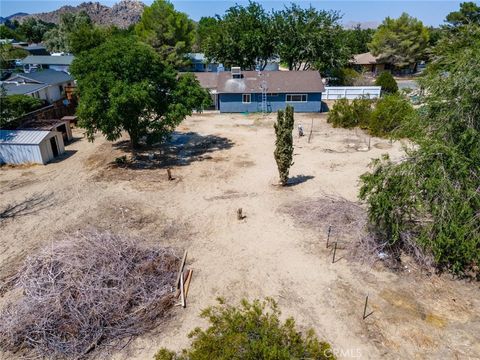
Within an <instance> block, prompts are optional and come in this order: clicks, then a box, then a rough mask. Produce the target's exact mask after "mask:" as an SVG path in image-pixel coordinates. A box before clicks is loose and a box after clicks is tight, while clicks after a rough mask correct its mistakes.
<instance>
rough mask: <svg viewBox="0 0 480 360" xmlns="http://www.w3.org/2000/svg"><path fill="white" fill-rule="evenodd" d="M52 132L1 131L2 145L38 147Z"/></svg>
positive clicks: (0, 143) (0, 142)
mask: <svg viewBox="0 0 480 360" xmlns="http://www.w3.org/2000/svg"><path fill="white" fill-rule="evenodd" d="M50 133H51V131H37V130H0V145H3V144H5V145H38V144H40V143H41V142H42V140H43V139H45V138H46V137H47V136H48V135H49V134H50Z"/></svg>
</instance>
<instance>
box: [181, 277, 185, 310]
mask: <svg viewBox="0 0 480 360" xmlns="http://www.w3.org/2000/svg"><path fill="white" fill-rule="evenodd" d="M180 297H181V304H182V307H185V306H186V304H185V293H184V289H183V271H182V273H181V276H180Z"/></svg>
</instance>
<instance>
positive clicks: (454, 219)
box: [360, 25, 480, 279]
mask: <svg viewBox="0 0 480 360" xmlns="http://www.w3.org/2000/svg"><path fill="white" fill-rule="evenodd" d="M462 28H464V29H462V32H463V30H465V31H468V32H474V31H475V30H474V28H472V26H471V25H466V26H462ZM476 31H478V29H477V30H476ZM469 36H470V38H469V40H470V41H469V42H464V41H463V40H459V39H457V40H455V42H454V44H455V46H454V47H451V48H450V49H449V50H448V49H447V48H445V47H444V45H443V44H440V43H439V45H437V46H440V49H435V52H437V51H438V52H439V53H441V54H442V56H441V57H438V58H435V59H436V60H434V63H433V64H432V66H431V67H429V71H428V72H427V75H426V76H425V77H424V78H423V79H422V86H423V87H424V88H425V90H426V94H427V96H426V97H425V98H424V104H425V105H424V106H423V107H422V108H421V111H420V112H419V115H420V117H421V118H420V125H421V126H422V127H421V131H417V132H416V135H415V137H414V140H415V141H416V146H415V147H414V148H412V149H409V150H407V157H406V159H405V160H404V161H402V162H400V163H396V162H392V161H390V160H389V159H387V158H384V159H381V160H377V161H376V162H375V163H374V164H373V166H374V169H373V171H372V172H370V173H367V174H365V175H363V176H362V187H361V191H360V197H361V198H362V199H365V200H366V201H367V203H368V207H369V209H368V212H369V218H370V222H371V224H372V226H373V227H374V228H375V231H376V233H377V236H378V238H379V241H380V242H383V243H384V242H385V241H386V240H388V242H389V244H390V248H397V249H398V248H401V249H405V250H406V251H409V252H410V253H412V254H413V255H414V256H415V254H419V253H420V254H426V255H427V256H429V257H431V258H432V260H433V262H434V264H436V265H437V266H438V267H439V268H440V269H448V270H450V271H452V272H453V273H455V274H459V275H470V276H474V277H475V276H476V277H477V279H480V270H479V268H480V226H479V221H478V214H479V213H480V195H479V192H478V184H479V183H480V175H479V166H478V164H480V107H479V106H478V104H480V46H479V45H480V41H478V40H476V41H475V40H474V39H475V38H476V36H474V35H473V34H470V35H469ZM437 62H439V63H437ZM412 249H414V250H412Z"/></svg>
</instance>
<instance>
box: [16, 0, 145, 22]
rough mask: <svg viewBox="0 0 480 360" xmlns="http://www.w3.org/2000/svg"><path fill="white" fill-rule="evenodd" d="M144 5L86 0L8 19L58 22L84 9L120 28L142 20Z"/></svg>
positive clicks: (132, 0) (127, 0)
mask: <svg viewBox="0 0 480 360" xmlns="http://www.w3.org/2000/svg"><path fill="white" fill-rule="evenodd" d="M144 7H145V4H143V3H142V2H140V1H137V0H121V1H120V2H118V3H117V4H115V5H113V6H112V7H108V6H106V5H102V4H100V3H99V2H84V3H81V4H80V5H78V6H70V5H65V6H62V7H61V8H59V9H57V10H54V11H50V12H44V13H38V14H24V13H18V14H14V15H10V16H8V17H7V18H6V19H10V20H15V19H16V20H18V21H19V22H22V21H24V20H25V19H28V18H32V17H33V18H36V19H39V20H43V21H45V22H50V23H55V24H58V22H59V21H60V16H61V15H62V14H65V13H78V12H80V11H83V10H84V11H86V12H87V14H88V15H89V16H90V18H91V19H92V21H93V22H94V23H95V24H97V25H116V26H118V27H120V28H126V27H128V26H130V25H132V24H135V23H136V22H138V20H140V17H141V16H142V12H143V8H144Z"/></svg>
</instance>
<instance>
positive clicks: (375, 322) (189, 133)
mask: <svg viewBox="0 0 480 360" xmlns="http://www.w3.org/2000/svg"><path fill="white" fill-rule="evenodd" d="M312 119H313V120H312ZM296 121H297V123H300V122H301V123H302V124H303V126H304V128H305V131H306V135H307V136H305V137H303V138H297V136H295V156H294V161H295V164H294V165H293V167H292V169H291V173H290V174H291V177H292V180H291V182H292V183H291V186H288V187H286V188H279V187H278V186H275V185H274V184H275V183H276V182H277V179H278V175H277V170H276V165H275V162H274V159H273V155H272V153H273V147H274V133H273V128H272V124H273V117H269V118H266V119H263V118H261V117H259V116H253V115H252V116H244V115H219V114H203V115H195V116H193V117H191V118H189V119H187V120H186V121H185V122H184V123H183V124H182V125H181V126H180V127H179V129H178V132H177V133H175V134H174V136H173V139H172V141H171V143H170V145H169V146H165V147H163V148H162V149H151V150H148V151H145V152H142V153H141V154H137V157H136V160H135V161H134V163H133V164H131V166H129V167H127V168H123V167H120V168H118V167H116V166H114V165H113V164H112V161H113V160H114V159H115V158H116V157H120V156H122V155H125V154H126V155H127V156H130V153H128V150H127V145H128V144H127V143H126V141H119V142H117V143H115V144H113V145H112V144H110V143H108V142H106V141H105V140H104V139H103V138H102V137H100V136H99V137H98V138H97V140H96V141H95V142H94V143H93V144H92V143H89V142H87V141H86V140H85V139H82V138H81V135H82V133H81V131H79V130H76V131H75V132H74V134H75V135H76V136H77V137H78V140H77V141H75V142H73V143H72V144H71V145H69V146H67V150H68V152H67V154H66V156H64V157H63V158H62V159H60V160H58V161H56V162H55V163H51V164H49V165H47V166H30V167H17V168H11V167H3V168H0V210H1V209H4V208H5V207H7V206H8V205H11V204H21V203H24V202H25V201H27V202H26V203H24V205H25V206H23V207H22V206H20V207H17V208H16V209H15V210H14V211H13V214H12V216H11V217H8V218H5V219H2V218H0V227H1V232H0V248H1V250H2V251H1V252H0V275H1V276H4V275H6V274H8V273H11V272H12V271H14V270H15V269H16V268H17V266H18V265H19V264H20V263H21V261H22V259H24V258H25V256H27V255H28V254H32V253H34V252H35V251H36V250H37V249H38V248H40V247H42V246H45V245H47V244H49V243H51V242H52V241H54V240H55V239H58V238H60V237H61V236H62V233H64V232H71V231H75V230H77V229H84V228H86V227H92V226H93V227H97V228H100V229H109V230H111V231H114V232H126V233H129V234H132V235H136V236H140V237H143V238H145V239H146V241H147V242H152V243H162V244H167V245H172V246H175V247H178V248H180V249H183V248H187V249H188V251H189V261H188V264H189V266H190V267H191V268H193V269H194V274H193V281H192V286H191V288H190V293H189V299H188V306H187V308H186V309H180V308H178V307H177V308H175V309H174V311H173V313H172V317H171V318H170V319H168V321H166V322H165V325H163V326H161V328H160V329H159V331H158V332H157V333H155V334H149V335H146V336H144V337H142V338H139V339H136V340H135V341H133V342H132V343H131V344H130V345H129V347H128V348H127V349H125V350H124V351H123V352H122V353H118V354H116V355H115V358H116V359H125V358H129V359H151V358H152V356H153V354H154V353H155V352H156V351H157V349H158V348H159V347H161V346H167V347H169V348H171V349H181V348H182V347H185V346H187V345H188V341H189V340H188V338H187V333H188V332H189V331H190V330H192V329H193V328H194V327H195V326H202V325H204V322H203V321H202V320H201V319H200V318H199V316H198V315H199V312H200V310H201V309H203V308H205V307H206V306H208V305H211V304H214V303H215V298H216V297H218V296H222V297H225V298H226V299H227V300H228V301H230V302H233V303H237V302H238V301H239V300H240V299H241V298H243V297H247V298H250V299H253V298H262V297H265V296H271V297H273V298H274V299H276V300H277V301H278V302H279V305H280V308H281V310H282V311H283V315H284V316H294V317H295V319H296V321H297V323H298V324H299V326H300V327H301V328H302V329H306V328H309V327H312V328H314V329H315V330H316V332H317V334H318V335H319V336H320V337H321V338H323V339H326V340H328V341H330V342H331V343H332V345H333V348H334V349H335V351H336V353H337V354H338V357H339V358H341V359H343V358H345V359H348V358H361V359H378V358H387V359H447V358H448V359H478V358H480V296H479V294H480V290H479V286H478V284H472V283H467V282H464V281H459V280H452V279H450V277H449V276H447V275H444V276H441V277H439V276H437V275H429V274H426V273H425V272H421V271H419V270H418V269H416V268H415V267H414V266H412V265H411V264H408V265H407V268H405V269H404V271H402V272H392V271H389V270H387V269H385V268H383V267H382V266H381V265H379V264H376V265H375V266H374V267H373V268H372V267H370V266H367V265H365V264H360V263H358V262H353V261H351V260H348V259H347V256H346V255H347V254H346V250H343V249H339V250H338V252H337V259H338V261H336V262H335V263H332V253H331V251H332V250H331V248H330V249H327V248H326V247H325V240H326V231H325V229H323V228H322V229H320V230H319V229H318V228H309V227H307V226H301V225H299V223H298V222H297V221H296V220H295V219H294V218H292V217H291V216H290V215H288V214H286V213H285V212H282V211H281V209H282V208H284V207H285V206H295V204H298V203H300V202H302V201H305V200H312V199H317V198H322V197H324V196H325V195H334V196H339V197H342V198H345V199H347V200H350V201H356V195H357V192H358V177H359V175H361V174H362V173H364V172H365V171H366V170H367V169H368V164H369V162H370V160H371V159H372V158H376V157H379V156H380V155H381V154H383V153H388V154H390V156H391V157H392V158H394V159H399V158H400V157H401V156H402V151H401V144H400V143H393V144H390V143H389V142H388V141H386V140H383V139H377V138H372V139H369V137H368V136H366V135H365V134H363V133H362V132H360V131H354V130H352V131H349V130H342V129H333V128H332V127H330V126H329V125H328V124H326V122H325V118H324V116H323V115H315V116H313V117H312V115H298V114H297V115H296ZM312 121H313V124H314V127H313V133H312V139H311V142H310V143H308V135H309V132H310V127H311V123H312ZM369 141H370V145H371V149H370V150H368V143H369ZM166 167H171V168H172V174H173V176H174V177H175V179H174V180H173V181H168V180H167V175H166ZM240 207H241V208H243V210H244V213H245V215H246V216H247V217H246V219H244V220H243V221H238V220H237V218H236V210H237V208H240ZM340 240H345V239H340ZM367 294H368V295H369V297H370V302H369V307H370V310H372V311H373V314H372V315H370V316H369V317H368V318H367V319H365V320H362V313H363V305H364V301H365V296H366V295H367ZM6 296H8V294H7V295H6ZM4 300H5V297H4V299H3V301H4ZM1 303H2V298H0V304H1ZM0 357H1V354H0ZM4 357H5V355H4Z"/></svg>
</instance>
